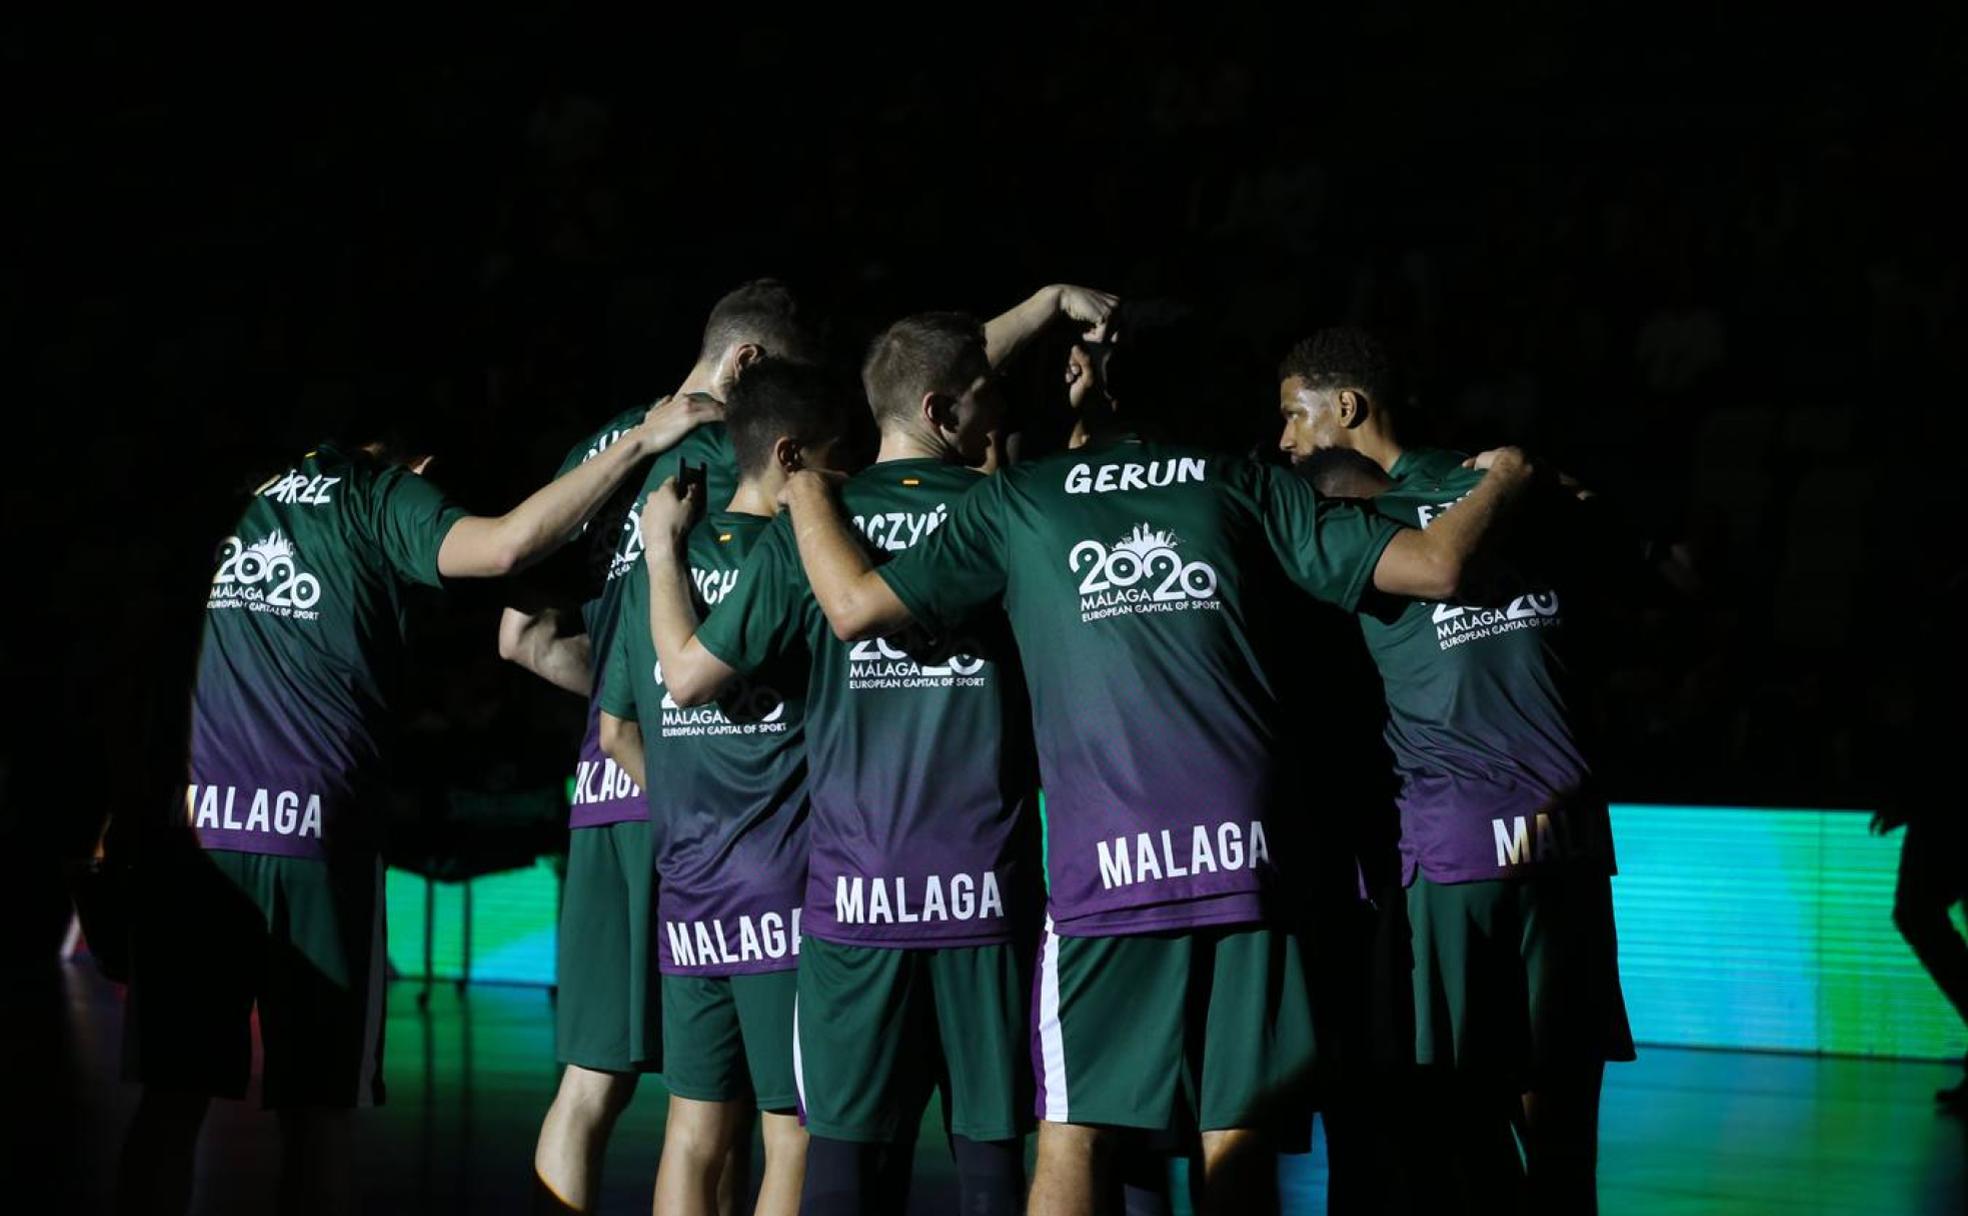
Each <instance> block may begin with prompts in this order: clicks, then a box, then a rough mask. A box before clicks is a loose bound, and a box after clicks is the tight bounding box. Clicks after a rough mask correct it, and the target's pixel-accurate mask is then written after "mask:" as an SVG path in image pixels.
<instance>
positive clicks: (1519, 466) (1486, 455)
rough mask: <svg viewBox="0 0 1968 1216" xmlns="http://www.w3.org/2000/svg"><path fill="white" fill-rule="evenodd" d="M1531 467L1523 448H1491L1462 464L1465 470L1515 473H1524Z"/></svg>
mask: <svg viewBox="0 0 1968 1216" xmlns="http://www.w3.org/2000/svg"><path fill="white" fill-rule="evenodd" d="M1530 466H1531V461H1530V458H1529V457H1528V456H1526V455H1524V449H1522V448H1491V449H1490V450H1489V451H1487V452H1478V453H1476V455H1474V456H1471V457H1470V458H1469V459H1467V460H1465V461H1463V462H1462V467H1463V468H1465V469H1479V470H1484V471H1491V470H1497V469H1508V470H1511V471H1513V472H1522V471H1524V470H1527V469H1529V468H1530Z"/></svg>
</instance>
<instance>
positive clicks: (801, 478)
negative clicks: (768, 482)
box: [779, 469, 847, 507]
mask: <svg viewBox="0 0 1968 1216" xmlns="http://www.w3.org/2000/svg"><path fill="white" fill-rule="evenodd" d="M846 480H847V474H845V473H836V472H834V471H832V470H822V469H799V470H797V471H795V472H793V473H790V474H788V475H787V477H786V484H785V485H782V486H780V487H779V505H780V506H782V507H790V506H792V505H793V500H794V499H796V498H800V497H803V496H805V495H808V494H817V495H820V496H822V497H825V496H828V495H831V494H832V493H833V492H834V490H835V489H836V488H837V487H838V486H839V485H840V484H841V483H842V482H844V481H846Z"/></svg>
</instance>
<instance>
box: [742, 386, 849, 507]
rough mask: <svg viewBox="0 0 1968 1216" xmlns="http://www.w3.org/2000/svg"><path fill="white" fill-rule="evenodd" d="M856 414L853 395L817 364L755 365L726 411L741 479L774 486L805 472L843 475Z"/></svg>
mask: <svg viewBox="0 0 1968 1216" xmlns="http://www.w3.org/2000/svg"><path fill="white" fill-rule="evenodd" d="M850 410H851V406H850V405H849V404H848V396H847V394H845V393H843V392H841V391H840V390H839V389H838V388H837V387H836V386H835V385H834V383H833V380H832V378H831V377H830V376H828V375H827V373H826V372H825V371H823V370H822V369H820V368H818V367H815V366H813V365H812V364H808V363H800V362H797V361H795V360H792V359H780V358H774V357H770V356H768V357H766V358H763V359H759V360H757V361H756V362H754V363H752V364H750V365H749V366H748V367H747V368H746V371H745V374H744V376H742V377H741V378H740V379H739V380H738V382H737V383H736V384H735V385H733V386H732V389H731V399H730V400H729V401H727V402H725V408H724V424H725V427H726V428H727V429H728V430H729V431H730V433H731V447H732V450H733V451H734V452H735V453H736V454H737V457H738V473H739V476H740V477H742V478H743V479H744V480H746V481H756V482H761V483H764V484H766V485H768V486H774V485H776V484H778V483H779V482H782V481H784V480H785V478H786V477H787V476H788V475H789V474H791V473H794V472H797V471H799V470H801V469H817V470H820V471H821V472H839V471H843V470H842V466H841V462H842V461H844V460H845V458H846V454H847V449H848V447H849V446H850V445H849V443H848V428H849V426H850V424H851V420H852V414H851V413H850Z"/></svg>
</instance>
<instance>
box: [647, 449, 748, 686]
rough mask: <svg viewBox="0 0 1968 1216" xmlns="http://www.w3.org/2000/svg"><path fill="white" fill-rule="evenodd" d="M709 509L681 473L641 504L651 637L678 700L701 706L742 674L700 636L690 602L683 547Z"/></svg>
mask: <svg viewBox="0 0 1968 1216" xmlns="http://www.w3.org/2000/svg"><path fill="white" fill-rule="evenodd" d="M703 514H704V490H703V487H702V486H701V485H690V486H687V487H683V486H680V484H679V482H678V481H677V479H676V478H674V477H671V478H667V479H665V480H664V482H663V484H662V485H660V486H657V487H656V488H655V489H654V490H651V491H650V492H649V497H648V499H647V500H646V501H645V502H644V503H643V508H642V539H643V546H644V547H643V551H642V554H643V561H644V562H645V563H647V564H648V566H649V636H650V639H651V640H652V641H654V642H655V643H656V658H657V661H658V662H660V663H662V665H663V687H664V688H665V689H666V690H668V692H669V694H670V699H671V700H672V701H675V702H676V703H677V704H678V705H685V706H688V705H702V704H703V703H704V702H706V701H709V700H712V699H714V698H715V697H716V696H717V695H718V694H719V693H721V692H723V691H724V689H725V686H726V685H728V684H730V683H731V681H732V680H733V679H735V678H737V675H738V672H737V670H736V669H734V668H733V667H731V666H730V665H728V664H726V663H725V662H724V661H723V660H721V659H719V658H718V657H717V656H716V655H714V654H712V653H711V652H710V651H708V650H706V649H704V646H703V643H701V642H699V641H698V640H697V625H698V621H697V608H696V606H695V605H694V604H692V603H691V602H690V574H689V571H688V569H687V567H686V564H685V561H684V549H685V545H686V544H687V543H688V539H689V536H690V529H691V528H692V527H693V526H695V524H696V523H697V521H698V519H700V518H702V516H703Z"/></svg>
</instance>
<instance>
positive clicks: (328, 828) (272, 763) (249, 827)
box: [185, 444, 465, 858]
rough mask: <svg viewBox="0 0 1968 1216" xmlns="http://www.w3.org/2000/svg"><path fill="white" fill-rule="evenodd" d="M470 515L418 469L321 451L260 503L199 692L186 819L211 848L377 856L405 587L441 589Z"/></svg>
mask: <svg viewBox="0 0 1968 1216" xmlns="http://www.w3.org/2000/svg"><path fill="white" fill-rule="evenodd" d="M464 514H465V512H464V510H463V509H462V508H460V507H457V506H454V505H452V503H451V502H449V501H448V500H447V499H446V498H445V497H444V495H443V494H442V493H441V492H440V491H439V490H438V489H437V487H436V486H433V485H432V484H431V483H430V482H428V481H425V480H424V479H423V478H422V477H419V476H417V475H416V474H415V473H412V472H411V471H410V470H409V469H406V468H403V467H401V466H397V465H388V464H384V463H382V462H380V461H378V460H375V459H374V458H372V457H370V456H368V455H366V454H364V453H362V452H359V451H343V450H342V449H340V448H336V447H332V446H329V445H326V444H324V445H322V447H321V448H320V449H319V450H317V451H313V452H309V453H308V454H307V455H306V456H305V457H303V458H302V459H301V461H300V462H299V463H298V464H296V465H294V466H293V467H292V468H290V469H288V470H287V471H286V472H284V473H282V474H280V475H279V476H277V477H274V478H272V479H271V480H269V481H268V482H267V483H266V484H265V485H262V486H261V487H260V488H259V490H258V491H257V492H256V493H255V495H254V497H253V501H252V503H251V504H250V505H249V506H248V507H247V508H246V511H245V513H244V514H243V515H242V516H241V517H240V520H239V522H238V524H237V525H236V526H235V527H234V529H233V534H232V535H231V536H228V537H226V538H225V540H224V542H223V543H221V545H220V546H219V552H218V555H217V559H218V568H217V570H216V571H215V572H214V573H213V577H212V588H211V591H210V593H209V594H208V596H207V598H206V601H205V633H204V640H203V644H202V647H201V649H200V651H199V656H198V676H197V683H196V685H195V686H194V688H193V692H192V725H191V756H190V773H189V783H188V786H187V788H186V791H185V819H186V822H187V823H188V824H189V826H190V827H191V828H192V829H193V830H194V832H195V833H196V834H197V837H198V839H199V842H200V843H202V844H203V845H204V846H205V847H206V848H208V849H228V850H232V851H235V852H241V853H277V854H281V855H284V856H288V857H311V858H322V857H327V856H330V855H346V854H349V853H355V854H361V853H363V852H369V851H373V850H375V849H377V848H379V847H380V844H381V834H382V833H381V827H382V825H381V824H379V823H377V822H374V821H373V820H372V819H371V818H370V816H371V815H372V814H373V807H374V805H375V798H376V794H377V790H376V782H377V779H378V776H379V771H380V767H381V759H382V751H383V739H384V735H385V734H386V733H387V730H388V727H389V711H390V705H391V701H392V699H393V697H394V694H395V691H396V685H397V681H398V678H399V674H400V668H401V664H402V659H403V614H404V604H403V590H404V588H405V586H406V585H408V584H413V583H414V584H422V585H424V586H431V587H434V586H436V585H437V584H438V571H437V553H438V549H439V548H440V547H441V546H442V545H443V543H444V537H445V534H446V533H448V532H449V531H450V530H451V525H453V524H454V523H456V522H457V521H458V520H459V519H460V518H461V517H462V516H463V515H464Z"/></svg>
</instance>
